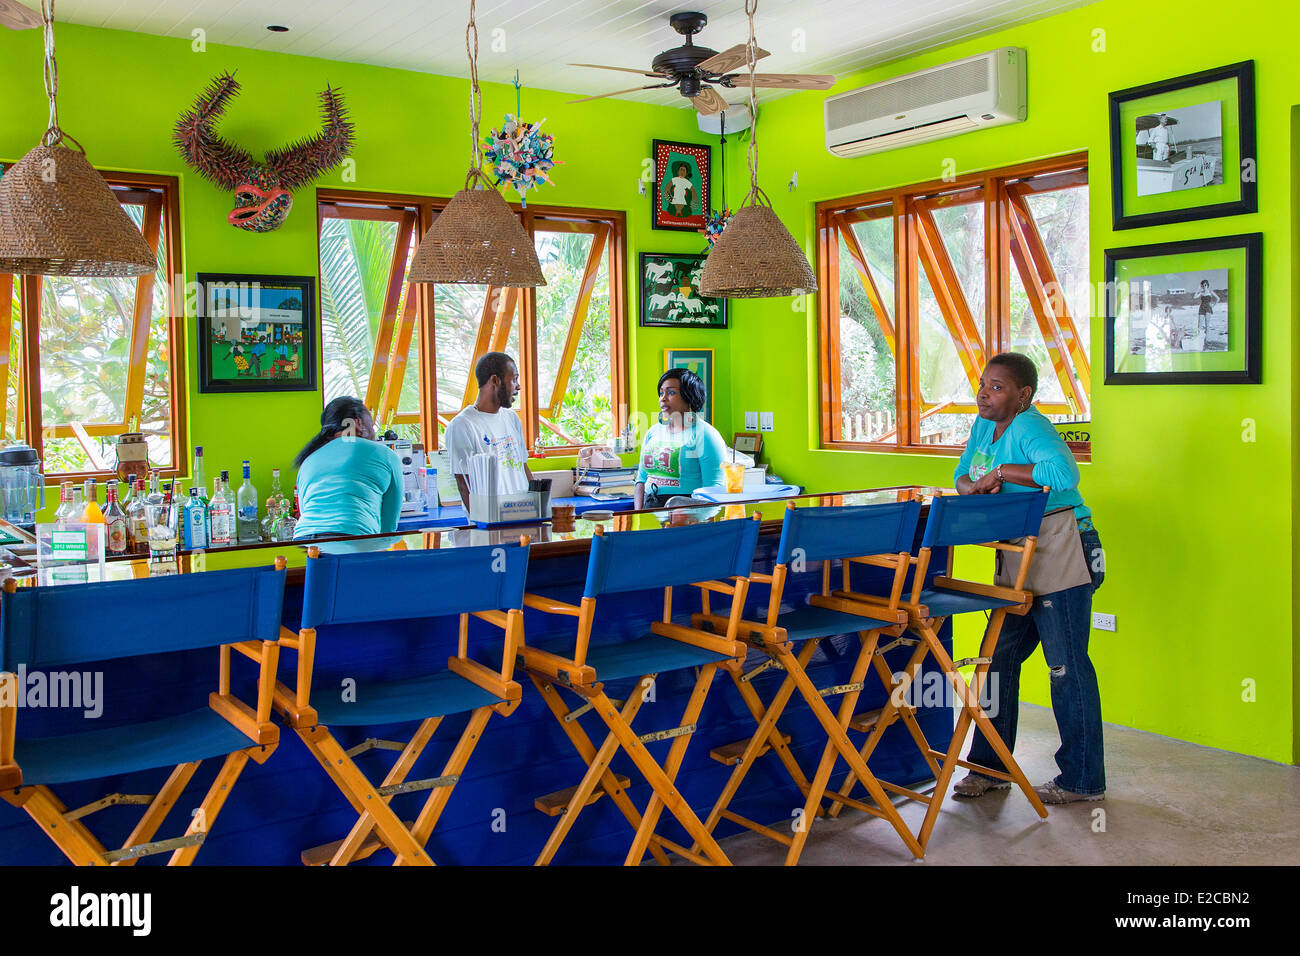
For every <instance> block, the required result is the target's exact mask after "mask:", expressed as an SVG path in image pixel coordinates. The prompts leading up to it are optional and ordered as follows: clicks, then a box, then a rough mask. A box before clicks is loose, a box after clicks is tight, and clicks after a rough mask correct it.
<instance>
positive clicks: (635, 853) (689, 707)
mask: <svg viewBox="0 0 1300 956" xmlns="http://www.w3.org/2000/svg"><path fill="white" fill-rule="evenodd" d="M717 670H718V665H717V664H706V665H705V666H704V667H702V668H700V674H699V676H698V677H697V678H696V679H695V689H694V690H693V691H692V692H691V697H690V700H689V701H687V703H686V710H685V711H683V712H682V719H681V720H680V721H678V724H677V726H679V727H688V726H690V725H692V724H694V723H696V722H697V721H699V719H700V711H701V710H703V709H704V698H705V697H707V696H708V693H709V686H710V685H711V684H712V683H713V678H714V675H715V674H716V673H717ZM693 736H695V734H694V733H693V732H692V733H687V734H680V735H678V736H677V737H674V738H673V742H672V745H671V746H670V747H669V748H668V759H667V760H665V761H664V776H666V777H667V778H668V780H669V781H676V779H677V772H678V770H680V769H681V766H682V758H683V757H685V756H686V747H687V745H688V744H689V743H690V742H691V738H692V737H693ZM663 809H664V804H663V800H662V799H660V797H659V794H658V792H657V791H656V792H655V793H653V794H651V796H650V802H649V803H648V804H646V810H645V816H643V817H642V818H641V825H640V826H639V827H637V831H636V839H634V840H633V841H632V847H631V849H629V850H628V852H627V858H626V859H625V860H624V861H623V862H624V865H626V866H640V864H641V860H642V858H643V857H644V856H645V851H646V847H647V845H648V844H649V843H650V840H651V838H652V837H653V836H654V832H655V826H656V825H657V824H658V822H659V817H660V815H661V814H662V813H663Z"/></svg>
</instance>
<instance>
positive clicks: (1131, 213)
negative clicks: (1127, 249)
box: [1110, 60, 1259, 229]
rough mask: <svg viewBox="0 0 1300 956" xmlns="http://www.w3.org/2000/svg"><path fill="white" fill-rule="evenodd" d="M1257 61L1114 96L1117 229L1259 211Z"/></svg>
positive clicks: (1112, 162) (1112, 143)
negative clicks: (1256, 163)
mask: <svg viewBox="0 0 1300 956" xmlns="http://www.w3.org/2000/svg"><path fill="white" fill-rule="evenodd" d="M1255 161H1256V153H1255V63H1254V61H1253V60H1246V61H1244V62H1242V63H1234V64H1232V65H1231V66H1224V67H1219V68H1218V69H1214V70H1205V71H1204V72H1201V73H1192V74H1189V75H1187V76H1179V77H1175V78H1174V79H1172V80H1163V81H1161V82H1159V83H1149V84H1147V85H1146V86H1135V87H1132V88H1130V89H1127V90H1119V91H1118V92H1115V93H1111V94H1110V165H1111V207H1112V212H1113V217H1114V222H1115V228H1116V229H1132V228H1134V227H1136V226H1158V225H1164V224H1166V223H1171V222H1188V221H1189V220H1193V219H1213V218H1215V217H1218V216H1236V215H1240V214H1242V213H1252V212H1257V211H1258V209H1259V197H1258V190H1257V188H1256V187H1257V183H1256V181H1255V180H1256V176H1255Z"/></svg>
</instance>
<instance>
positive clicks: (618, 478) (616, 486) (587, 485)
mask: <svg viewBox="0 0 1300 956" xmlns="http://www.w3.org/2000/svg"><path fill="white" fill-rule="evenodd" d="M635 477H636V469H635V468H601V469H595V468H575V469H573V493H574V494H575V495H578V496H580V497H586V498H599V499H602V500H607V499H613V498H631V497H632V489H633V484H634V482H633V479H634V478H635Z"/></svg>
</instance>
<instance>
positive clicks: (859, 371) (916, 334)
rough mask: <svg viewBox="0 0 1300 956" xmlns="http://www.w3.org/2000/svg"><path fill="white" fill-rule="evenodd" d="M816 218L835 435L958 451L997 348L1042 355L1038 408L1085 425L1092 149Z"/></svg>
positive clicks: (1082, 451)
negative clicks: (1089, 153) (985, 369)
mask: <svg viewBox="0 0 1300 956" xmlns="http://www.w3.org/2000/svg"><path fill="white" fill-rule="evenodd" d="M817 221H818V234H819V252H818V270H819V273H820V274H819V277H818V284H819V286H820V290H821V291H820V292H819V298H820V303H819V304H820V306H821V309H820V315H821V319H820V324H821V329H820V334H821V341H822V344H823V348H822V349H821V350H820V351H821V381H822V403H821V422H822V429H821V431H822V443H823V445H824V446H827V447H848V448H863V449H867V450H872V451H891V450H893V451H896V450H909V451H943V452H948V453H950V452H951V451H952V450H953V449H955V448H957V447H958V446H960V445H962V444H963V443H964V442H965V440H966V436H967V435H968V434H969V432H970V426H971V424H972V423H973V421H974V419H975V416H976V408H975V393H976V391H977V390H978V388H979V377H980V373H981V371H982V369H983V367H984V363H985V362H986V361H987V360H988V358H990V357H991V356H993V355H994V354H996V353H997V352H1002V351H1015V352H1022V353H1025V354H1026V355H1028V356H1029V357H1030V358H1031V359H1033V360H1034V362H1035V364H1036V365H1037V366H1038V370H1039V383H1038V384H1039V387H1038V392H1037V395H1036V397H1035V404H1036V405H1037V407H1038V408H1039V410H1040V411H1042V412H1043V414H1045V415H1047V416H1048V417H1049V418H1050V419H1052V420H1053V421H1055V422H1057V423H1059V424H1063V425H1073V424H1076V423H1086V422H1089V420H1090V390H1091V369H1090V363H1089V355H1090V342H1089V324H1088V318H1089V315H1090V314H1091V294H1090V287H1089V280H1088V275H1089V273H1088V178H1087V164H1086V158H1084V157H1082V156H1071V157H1064V158H1062V159H1058V160H1050V161H1043V162H1039V163H1034V164H1026V165H1025V166H1020V167H1012V168H1009V169H1002V170H995V171H992V172H986V173H980V174H975V175H971V176H967V177H960V178H955V179H953V180H952V181H950V182H939V183H925V184H922V185H919V186H914V187H905V188H901V189H894V190H886V191H882V192H880V193H874V194H869V195H865V196H856V197H852V198H850V199H847V200H838V201H833V202H826V203H820V204H818V206H817ZM1067 431H1083V432H1087V426H1086V425H1084V426H1083V427H1082V428H1081V429H1067ZM1073 437H1081V436H1074V435H1067V438H1073ZM1071 444H1072V447H1073V448H1074V450H1075V452H1076V454H1077V455H1079V456H1080V457H1086V455H1087V452H1088V446H1087V442H1086V441H1079V442H1074V441H1072V442H1071Z"/></svg>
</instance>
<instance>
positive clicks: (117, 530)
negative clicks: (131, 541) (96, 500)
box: [104, 481, 128, 554]
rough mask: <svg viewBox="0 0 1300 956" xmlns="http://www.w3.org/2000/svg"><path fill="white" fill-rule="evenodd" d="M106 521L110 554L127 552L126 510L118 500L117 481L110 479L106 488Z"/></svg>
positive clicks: (107, 544) (107, 543)
mask: <svg viewBox="0 0 1300 956" xmlns="http://www.w3.org/2000/svg"><path fill="white" fill-rule="evenodd" d="M104 496H105V497H104V523H105V524H106V525H107V526H108V538H107V540H106V542H105V544H106V546H107V549H108V553H109V554H126V553H127V546H128V545H127V533H126V512H125V511H123V510H122V506H121V505H120V504H118V501H117V482H116V481H110V482H108V484H107V486H106V487H105V489H104Z"/></svg>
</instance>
